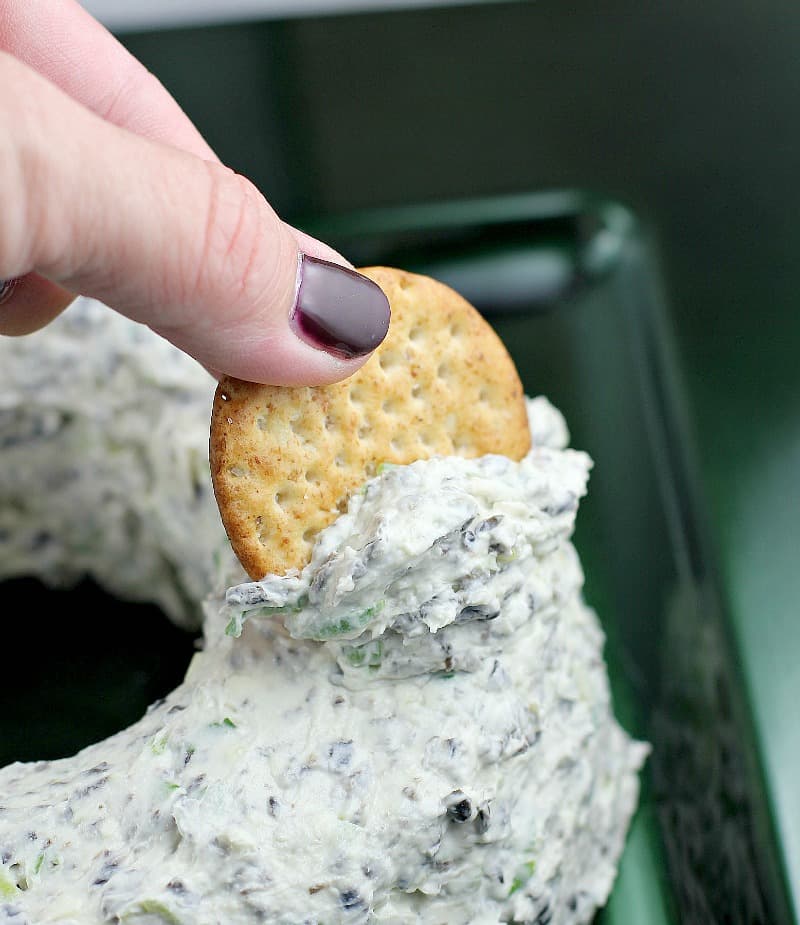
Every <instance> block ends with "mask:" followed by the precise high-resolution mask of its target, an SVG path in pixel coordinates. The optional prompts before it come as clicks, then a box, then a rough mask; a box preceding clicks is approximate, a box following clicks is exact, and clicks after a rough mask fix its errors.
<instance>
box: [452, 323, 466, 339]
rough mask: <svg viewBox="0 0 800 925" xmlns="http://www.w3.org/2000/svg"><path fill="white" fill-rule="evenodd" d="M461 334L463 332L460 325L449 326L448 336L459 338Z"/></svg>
mask: <svg viewBox="0 0 800 925" xmlns="http://www.w3.org/2000/svg"><path fill="white" fill-rule="evenodd" d="M463 332H464V329H463V328H462V327H461V325H460V324H451V325H450V336H451V337H455V338H459V337H461V335H462V334H463Z"/></svg>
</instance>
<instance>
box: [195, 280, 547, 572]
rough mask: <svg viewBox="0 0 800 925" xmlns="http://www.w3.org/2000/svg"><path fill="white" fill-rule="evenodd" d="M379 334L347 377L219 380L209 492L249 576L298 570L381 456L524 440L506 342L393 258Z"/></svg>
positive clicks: (514, 452) (463, 452) (404, 458)
mask: <svg viewBox="0 0 800 925" xmlns="http://www.w3.org/2000/svg"><path fill="white" fill-rule="evenodd" d="M359 272H361V273H363V274H364V275H365V276H368V277H369V278H370V279H372V280H373V281H374V282H376V283H377V284H378V285H379V286H380V287H381V288H382V289H383V291H384V292H385V293H386V296H387V297H388V299H389V304H390V306H391V311H392V319H391V323H390V325H389V332H388V334H387V336H386V339H385V340H384V341H383V343H382V344H381V345H380V346H379V347H378V349H377V350H376V351H375V352H374V353H373V355H372V356H371V357H370V358H369V360H368V361H367V362H366V363H365V364H364V366H362V367H361V369H359V370H358V372H356V373H355V374H354V375H353V376H351V377H350V378H349V379H346V380H345V381H344V382H337V383H334V384H333V385H327V386H316V387H311V386H298V387H287V386H269V385H257V384H254V383H251V382H242V381H240V380H238V379H232V378H224V379H223V380H222V381H221V382H220V384H219V387H218V388H217V392H216V396H215V398H214V406H213V411H212V416H211V441H210V459H211V475H212V479H213V483H214V492H215V494H216V498H217V504H218V505H219V509H220V513H221V515H222V521H223V523H224V525H225V529H226V531H227V533H228V537H229V538H230V541H231V545H232V546H233V549H234V552H235V553H236V555H237V556H238V558H239V561H240V562H241V563H242V565H243V566H244V568H245V570H246V571H247V573H248V575H249V576H250V577H251V578H253V579H256V580H257V579H260V578H263V577H264V576H265V575H267V574H270V573H271V574H279V575H280V574H284V573H285V572H287V571H288V570H290V569H302V568H303V566H304V565H306V564H307V563H308V561H309V559H310V558H311V551H312V549H313V546H314V541H315V538H316V536H317V534H318V533H319V532H320V531H321V530H323V529H324V528H325V527H327V526H328V525H329V524H330V523H332V522H333V521H334V520H335V519H336V517H337V516H338V515H339V513H341V512H342V511H343V510H344V509H345V508H346V506H347V501H348V498H349V496H350V494H351V492H352V491H353V490H354V489H356V488H358V487H359V486H360V485H362V484H363V483H364V481H365V480H366V479H368V478H370V477H371V476H373V475H375V473H376V472H377V471H378V467H379V466H380V465H381V464H385V463H390V464H400V465H406V464H408V463H411V462H414V461H415V460H418V459H428V458H430V457H432V456H437V455H439V456H463V457H467V458H472V457H478V456H484V455H486V454H488V453H496V454H499V455H503V456H508V457H510V458H511V459H514V460H520V459H522V457H523V456H524V455H525V454H526V453H527V452H528V450H529V449H530V444H531V440H530V431H529V428H528V419H527V413H526V408H525V399H524V394H523V390H522V384H521V383H520V380H519V375H518V374H517V370H516V367H515V366H514V363H513V361H512V360H511V357H510V356H509V355H508V352H507V351H506V349H505V347H504V346H503V344H502V342H501V341H500V339H499V338H498V336H497V335H496V334H495V333H494V331H493V330H492V328H491V327H490V326H489V324H488V323H487V322H486V321H485V320H484V319H483V318H482V317H481V315H480V314H479V313H478V312H477V311H476V310H475V309H474V308H473V307H472V306H471V305H470V304H469V303H468V302H467V301H466V300H465V299H463V298H462V297H461V296H460V295H458V294H457V293H456V292H454V291H453V290H452V289H450V288H449V287H448V286H445V285H444V284H442V283H439V282H436V281H435V280H433V279H430V278H428V277H425V276H419V275H416V274H413V273H408V272H405V271H403V270H396V269H392V268H389V267H370V268H368V269H362V270H360V271H359Z"/></svg>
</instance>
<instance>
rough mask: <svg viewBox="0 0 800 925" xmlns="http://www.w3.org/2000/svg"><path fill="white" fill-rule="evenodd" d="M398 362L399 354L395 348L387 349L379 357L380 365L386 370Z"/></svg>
mask: <svg viewBox="0 0 800 925" xmlns="http://www.w3.org/2000/svg"><path fill="white" fill-rule="evenodd" d="M397 362H398V358H397V354H396V353H395V352H394V351H393V350H390V351H385V352H384V353H382V354H381V355H380V356H379V357H378V365H379V366H380V368H381V369H382V370H383V371H384V372H385V371H386V370H387V369H392V368H393V367H395V366H397Z"/></svg>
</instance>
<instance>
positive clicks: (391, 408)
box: [381, 398, 397, 414]
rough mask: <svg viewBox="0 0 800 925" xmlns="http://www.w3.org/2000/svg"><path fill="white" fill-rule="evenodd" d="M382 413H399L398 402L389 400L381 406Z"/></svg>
mask: <svg viewBox="0 0 800 925" xmlns="http://www.w3.org/2000/svg"><path fill="white" fill-rule="evenodd" d="M381 411H383V413H384V414H395V413H396V411H397V402H395V401H394V400H393V399H391V398H387V399H386V401H385V402H383V404H382V405H381Z"/></svg>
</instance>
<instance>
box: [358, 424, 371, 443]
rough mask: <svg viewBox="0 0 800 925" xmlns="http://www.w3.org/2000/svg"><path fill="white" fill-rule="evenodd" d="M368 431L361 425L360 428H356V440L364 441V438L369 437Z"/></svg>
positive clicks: (367, 428)
mask: <svg viewBox="0 0 800 925" xmlns="http://www.w3.org/2000/svg"><path fill="white" fill-rule="evenodd" d="M369 430H370V429H369V427H367V425H366V424H362V425H361V427H359V428H358V439H359V440H366V438H367V437H368V436H369Z"/></svg>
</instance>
